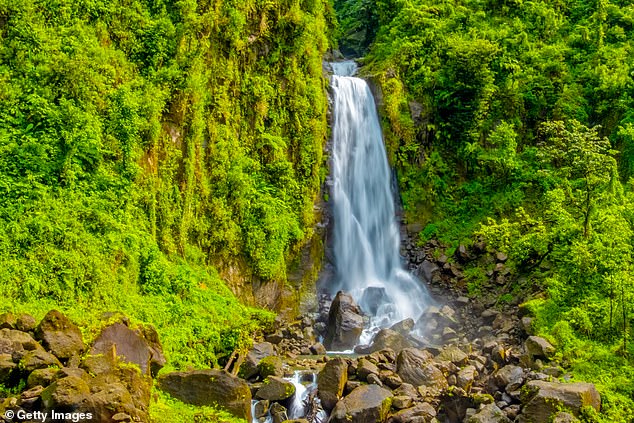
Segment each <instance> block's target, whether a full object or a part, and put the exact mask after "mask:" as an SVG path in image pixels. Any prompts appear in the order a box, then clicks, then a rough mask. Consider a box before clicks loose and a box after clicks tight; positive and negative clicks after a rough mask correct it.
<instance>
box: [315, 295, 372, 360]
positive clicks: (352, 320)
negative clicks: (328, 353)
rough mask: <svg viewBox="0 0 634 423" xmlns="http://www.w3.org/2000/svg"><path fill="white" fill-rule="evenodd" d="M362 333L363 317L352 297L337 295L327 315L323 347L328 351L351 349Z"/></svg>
mask: <svg viewBox="0 0 634 423" xmlns="http://www.w3.org/2000/svg"><path fill="white" fill-rule="evenodd" d="M361 332H363V316H361V311H360V310H359V307H357V305H356V304H355V302H354V300H353V299H352V296H350V295H349V294H346V293H344V292H342V291H339V292H338V293H337V296H336V297H335V299H334V300H333V302H332V304H331V306H330V312H329V313H328V327H327V331H326V339H325V342H324V345H325V346H326V348H327V349H329V350H335V351H341V350H347V349H350V348H353V347H354V346H355V345H356V344H357V343H358V341H359V337H360V336H361Z"/></svg>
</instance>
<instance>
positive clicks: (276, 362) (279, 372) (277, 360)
mask: <svg viewBox="0 0 634 423" xmlns="http://www.w3.org/2000/svg"><path fill="white" fill-rule="evenodd" d="M258 373H259V374H260V377H261V378H262V379H266V378H267V377H269V376H278V377H282V376H284V360H282V358H281V357H278V356H276V355H269V356H268V357H264V358H263V359H262V360H260V362H259V363H258Z"/></svg>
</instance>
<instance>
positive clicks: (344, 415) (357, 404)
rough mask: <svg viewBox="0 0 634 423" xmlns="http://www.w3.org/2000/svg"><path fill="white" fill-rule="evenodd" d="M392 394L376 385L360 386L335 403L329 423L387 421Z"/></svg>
mask: <svg viewBox="0 0 634 423" xmlns="http://www.w3.org/2000/svg"><path fill="white" fill-rule="evenodd" d="M391 400H392V393H391V392H390V391H389V390H387V389H385V388H382V387H380V386H377V385H362V386H359V387H358V388H356V389H354V390H353V391H352V392H351V393H350V394H349V395H347V396H346V397H344V398H343V399H342V400H341V401H339V402H338V403H337V405H336V406H335V408H334V410H332V414H331V416H330V420H329V422H330V423H368V422H376V423H381V422H385V421H386V420H387V416H388V413H389V411H390V405H391Z"/></svg>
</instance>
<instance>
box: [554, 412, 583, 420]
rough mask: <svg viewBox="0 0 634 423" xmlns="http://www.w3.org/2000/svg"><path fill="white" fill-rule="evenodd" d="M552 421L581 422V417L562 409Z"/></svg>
mask: <svg viewBox="0 0 634 423" xmlns="http://www.w3.org/2000/svg"><path fill="white" fill-rule="evenodd" d="M552 423H579V419H577V418H576V417H575V416H573V415H572V414H570V413H565V412H563V411H560V412H559V413H557V414H555V417H553V421H552Z"/></svg>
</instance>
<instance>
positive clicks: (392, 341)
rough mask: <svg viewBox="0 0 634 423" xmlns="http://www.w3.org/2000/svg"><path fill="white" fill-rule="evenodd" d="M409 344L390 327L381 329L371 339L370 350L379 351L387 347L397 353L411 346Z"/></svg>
mask: <svg viewBox="0 0 634 423" xmlns="http://www.w3.org/2000/svg"><path fill="white" fill-rule="evenodd" d="M410 320H411V319H410ZM413 322H414V321H413V320H412V324H413ZM397 324H398V323H397ZM411 346H412V344H410V342H409V341H408V340H407V339H406V338H405V337H404V336H403V335H402V334H400V333H399V332H397V331H394V330H392V329H381V330H380V331H379V332H378V333H377V334H376V335H375V337H374V340H373V341H372V346H371V347H370V352H376V351H381V350H384V349H387V348H389V349H391V350H393V351H395V352H397V353H398V352H401V350H403V349H405V348H411Z"/></svg>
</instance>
